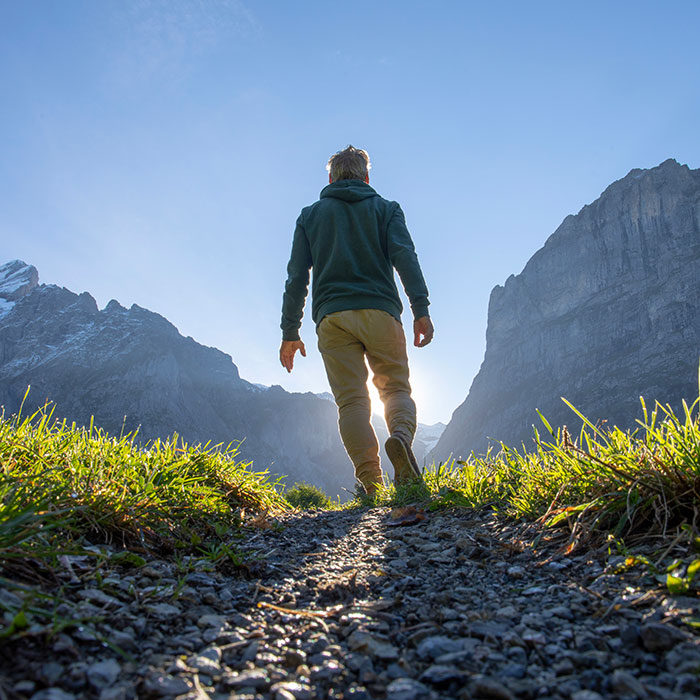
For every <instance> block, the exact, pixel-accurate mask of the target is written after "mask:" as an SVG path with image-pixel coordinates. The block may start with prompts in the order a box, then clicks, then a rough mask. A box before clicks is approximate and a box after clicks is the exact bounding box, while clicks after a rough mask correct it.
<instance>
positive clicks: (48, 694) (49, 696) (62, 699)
mask: <svg viewBox="0 0 700 700" xmlns="http://www.w3.org/2000/svg"><path fill="white" fill-rule="evenodd" d="M31 700H75V695H73V693H67V692H66V691H65V690H62V689H61V688H44V690H40V691H39V692H38V693H34V695H32V697H31Z"/></svg>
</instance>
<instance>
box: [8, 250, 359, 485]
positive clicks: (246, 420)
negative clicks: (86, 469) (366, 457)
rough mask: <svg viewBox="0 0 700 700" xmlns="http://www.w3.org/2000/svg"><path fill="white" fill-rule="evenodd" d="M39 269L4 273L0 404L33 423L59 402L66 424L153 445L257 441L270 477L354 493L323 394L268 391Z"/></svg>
mask: <svg viewBox="0 0 700 700" xmlns="http://www.w3.org/2000/svg"><path fill="white" fill-rule="evenodd" d="M38 277H39V276H38V273H37V270H36V269H35V268H34V267H32V266H30V265H26V264H24V263H22V262H21V261H13V262H11V263H7V264H6V265H3V266H2V267H0V404H2V405H3V406H4V409H5V413H6V414H7V415H9V414H12V413H15V412H16V411H17V410H18V409H19V406H20V403H21V401H22V398H23V396H24V394H25V392H26V390H27V385H31V390H30V392H29V396H28V398H27V401H26V402H25V406H24V409H23V413H24V415H27V414H28V413H29V412H31V411H33V410H34V409H35V408H36V407H38V406H41V405H43V404H44V403H45V402H46V401H52V402H54V403H55V412H54V415H55V416H56V417H59V418H63V417H65V418H67V419H68V420H69V421H75V422H76V423H78V424H82V425H86V424H89V422H90V418H91V416H93V415H94V417H95V424H96V425H98V426H101V427H103V428H105V429H106V430H108V431H109V432H111V433H116V434H118V433H119V432H120V431H122V430H124V431H127V432H130V431H134V430H136V429H137V428H138V430H139V435H140V436H141V437H142V438H143V439H144V441H145V440H150V439H153V438H157V437H167V436H170V435H172V434H173V432H177V433H178V434H179V435H180V436H181V437H182V439H183V440H185V441H187V442H188V443H190V444H193V443H198V442H201V443H205V442H207V441H211V442H212V444H216V443H220V442H221V443H224V444H228V443H229V442H231V441H237V440H240V439H243V438H245V442H244V443H243V445H242V446H241V449H240V455H241V457H242V458H243V459H245V460H246V461H249V460H253V462H254V464H253V467H254V468H255V469H258V470H262V469H265V468H269V469H270V470H271V471H273V472H275V473H277V474H287V475H289V478H288V479H287V481H288V483H292V482H293V481H295V480H302V479H303V480H306V481H309V482H311V483H314V484H318V485H319V486H322V487H323V488H324V489H326V490H327V491H328V492H329V493H331V494H336V493H342V491H341V489H342V488H343V487H345V488H349V489H352V487H353V482H354V478H353V469H352V465H351V463H350V461H349V460H348V458H347V456H346V454H345V452H344V450H343V447H342V445H341V443H340V439H339V436H338V429H337V417H336V409H335V405H334V404H332V403H329V402H328V401H324V400H322V399H320V398H318V397H316V396H314V395H313V394H310V393H309V394H290V393H288V392H286V391H284V390H283V389H281V388H280V387H270V388H267V387H266V388H263V389H261V388H260V387H258V386H255V385H253V384H250V383H249V382H246V381H245V380H243V379H241V377H240V376H239V373H238V369H237V368H236V366H235V365H234V363H233V362H232V360H231V358H230V357H229V356H228V355H226V354H224V353H223V352H220V351H219V350H216V349H215V348H209V347H204V346H202V345H200V344H199V343H196V342H195V341H194V340H193V339H192V338H185V337H183V336H182V335H180V333H178V331H177V329H176V328H175V326H173V325H172V324H171V323H169V322H168V321H167V320H166V319H165V318H163V317H162V316H159V315H158V314H155V313H152V312H150V311H147V310H146V309H143V308H141V307H139V306H136V305H134V306H132V307H131V308H130V309H125V308H124V307H122V306H120V305H119V303H117V302H116V301H111V302H110V303H109V304H108V305H107V306H106V307H105V308H104V309H103V310H99V309H98V308H97V304H96V303H95V300H94V299H93V298H92V297H91V296H90V295H89V294H87V293H83V294H79V295H78V294H74V293H73V292H71V291H69V290H68V289H65V288H60V287H57V286H55V285H40V284H39V283H38Z"/></svg>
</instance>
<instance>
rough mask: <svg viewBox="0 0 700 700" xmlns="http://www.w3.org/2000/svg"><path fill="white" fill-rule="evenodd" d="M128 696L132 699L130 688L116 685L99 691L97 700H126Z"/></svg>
mask: <svg viewBox="0 0 700 700" xmlns="http://www.w3.org/2000/svg"><path fill="white" fill-rule="evenodd" d="M130 696H131V697H133V695H132V692H131V688H128V687H126V686H123V685H118V686H112V687H111V688H103V689H102V690H101V691H100V698H99V700H127V699H128V698H129V697H130Z"/></svg>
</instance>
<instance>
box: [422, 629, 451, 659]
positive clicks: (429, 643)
mask: <svg viewBox="0 0 700 700" xmlns="http://www.w3.org/2000/svg"><path fill="white" fill-rule="evenodd" d="M461 650H462V644H461V643H460V642H459V641H457V640H454V639H450V638H449V637H443V636H440V635H436V636H433V637H426V638H425V639H424V640H423V641H421V642H420V643H419V644H418V648H417V649H416V654H418V657H419V658H421V659H431V660H434V659H436V658H437V657H438V656H442V655H443V654H452V653H454V652H457V651H461Z"/></svg>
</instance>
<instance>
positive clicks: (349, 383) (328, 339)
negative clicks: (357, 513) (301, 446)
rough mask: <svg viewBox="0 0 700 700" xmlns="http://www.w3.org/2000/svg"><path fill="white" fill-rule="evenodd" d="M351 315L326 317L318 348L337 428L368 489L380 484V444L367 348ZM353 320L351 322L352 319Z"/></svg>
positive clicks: (322, 324)
mask: <svg viewBox="0 0 700 700" xmlns="http://www.w3.org/2000/svg"><path fill="white" fill-rule="evenodd" d="M348 316H349V313H348V312H339V313H337V314H331V315H329V316H326V317H325V318H324V319H323V320H322V321H321V323H320V325H319V326H318V328H317V333H318V349H319V351H320V352H321V356H322V357H323V363H324V365H325V367H326V374H327V375H328V382H329V384H330V386H331V391H332V392H333V396H334V397H335V402H336V404H337V406H338V428H339V430H340V437H341V439H342V441H343V445H345V449H346V451H347V453H348V456H349V457H350V460H351V461H352V463H353V465H354V467H355V476H356V477H357V478H358V479H359V480H360V482H362V484H363V486H365V488H366V489H370V490H371V485H372V484H376V483H380V482H381V480H382V472H381V468H380V466H379V443H378V442H377V436H376V435H375V433H374V429H373V428H372V425H371V423H370V418H371V405H370V398H369V392H368V391H367V376H368V373H367V366H366V365H365V348H364V345H363V344H362V343H361V342H360V341H359V340H358V339H357V338H356V337H355V336H354V335H353V334H352V333H351V332H350V331H351V330H352V329H351V328H350V329H348V327H347V326H348V325H350V326H351V325H352V324H347V323H344V321H348V320H349V319H348ZM350 320H351V319H350Z"/></svg>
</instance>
